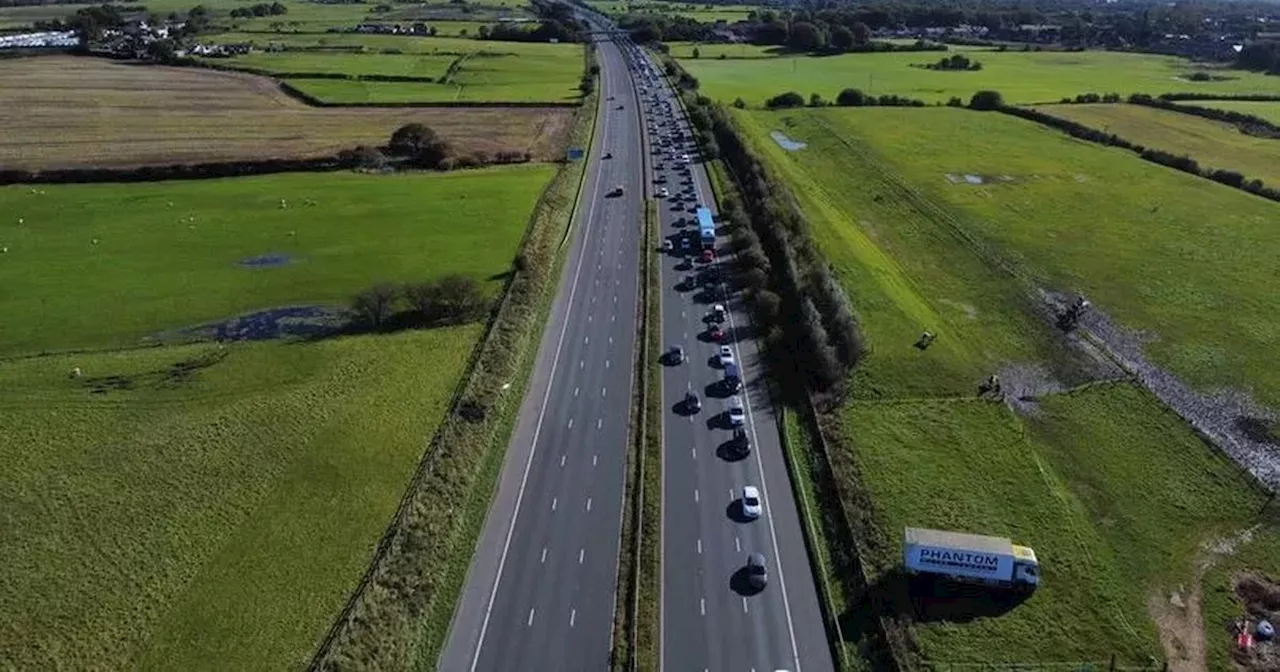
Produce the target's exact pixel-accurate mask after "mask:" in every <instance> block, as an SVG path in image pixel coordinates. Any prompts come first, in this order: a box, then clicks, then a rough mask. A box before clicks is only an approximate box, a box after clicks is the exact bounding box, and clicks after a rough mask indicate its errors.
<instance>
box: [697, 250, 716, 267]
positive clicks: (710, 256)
mask: <svg viewBox="0 0 1280 672" xmlns="http://www.w3.org/2000/svg"><path fill="white" fill-rule="evenodd" d="M698 260H699V261H701V262H702V263H704V264H705V263H708V262H712V261H715V260H716V253H715V252H712V251H711V250H703V251H702V256H700V257H698Z"/></svg>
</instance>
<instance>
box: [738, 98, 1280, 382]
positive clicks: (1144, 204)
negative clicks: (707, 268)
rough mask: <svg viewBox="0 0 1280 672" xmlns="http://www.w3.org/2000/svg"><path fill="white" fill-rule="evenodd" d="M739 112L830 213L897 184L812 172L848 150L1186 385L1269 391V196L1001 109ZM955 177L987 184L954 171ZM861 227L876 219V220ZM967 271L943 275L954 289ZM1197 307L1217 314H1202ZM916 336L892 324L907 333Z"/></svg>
mask: <svg viewBox="0 0 1280 672" xmlns="http://www.w3.org/2000/svg"><path fill="white" fill-rule="evenodd" d="M739 117H740V118H743V119H747V120H749V121H750V122H751V123H753V124H754V126H755V131H756V133H758V134H760V137H763V138H765V139H766V141H767V149H769V151H770V152H771V153H772V154H773V155H775V156H778V157H785V158H786V159H787V164H786V165H788V166H794V167H793V168H788V170H790V171H796V170H800V169H801V168H803V169H804V170H805V172H804V173H803V174H800V173H796V175H797V176H796V177H795V178H794V179H793V180H792V182H793V183H797V184H803V181H802V179H801V178H800V177H799V175H805V176H808V179H810V180H815V186H813V187H810V188H805V187H802V190H807V191H809V192H811V193H814V194H815V196H816V197H820V198H822V199H825V202H826V203H827V206H828V207H829V208H830V209H831V210H832V211H833V212H836V213H848V212H860V209H861V207H863V206H864V205H865V199H868V198H870V197H871V196H873V195H875V194H877V193H881V192H877V191H876V190H877V189H881V190H883V189H890V188H892V189H895V190H898V189H899V187H896V186H880V185H877V184H876V183H866V184H862V186H859V187H857V191H859V192H862V193H863V196H862V197H860V199H859V200H856V201H851V200H846V199H851V198H853V197H852V196H851V195H850V194H849V193H847V192H848V190H851V189H854V188H853V187H851V186H849V185H848V183H846V182H843V181H842V182H840V183H839V185H838V186H837V185H829V184H826V183H825V182H826V180H823V179H818V178H823V177H825V176H835V175H844V174H846V173H845V172H842V171H846V170H849V171H852V170H854V169H855V168H856V166H854V165H851V164H856V163H857V162H858V161H859V159H858V158H857V157H859V156H863V157H867V158H865V159H863V160H864V161H867V162H871V163H873V164H875V165H879V166H883V167H884V169H885V170H886V171H890V172H891V173H894V174H897V175H900V176H901V179H902V181H904V182H905V183H907V184H908V185H910V191H909V193H911V194H912V198H913V199H915V200H916V201H918V203H919V204H918V205H916V206H913V207H917V208H919V207H926V208H928V209H930V210H934V209H936V210H938V211H940V213H941V214H940V215H939V217H942V218H943V219H944V220H945V222H946V223H947V225H948V226H952V227H956V228H958V229H959V230H966V231H968V232H970V233H972V234H974V235H975V236H976V237H977V238H979V239H982V240H985V241H987V242H988V244H989V245H991V246H994V247H995V248H996V249H998V250H999V253H1000V254H1001V255H1002V256H1003V257H1004V258H1005V259H1007V260H1008V261H1010V262H1011V263H1015V264H1017V265H1018V266H1019V267H1020V268H1021V270H1022V271H1023V272H1024V273H1026V274H1028V275H1030V276H1031V277H1032V278H1033V279H1034V280H1035V281H1036V282H1037V283H1038V284H1040V285H1042V286H1045V287H1048V288H1052V289H1056V290H1059V291H1081V292H1083V293H1084V294H1085V295H1087V296H1089V298H1090V300H1092V301H1094V303H1096V304H1098V305H1099V306H1100V307H1101V308H1102V309H1103V310H1105V311H1106V312H1107V313H1108V314H1109V315H1111V316H1112V317H1114V318H1117V319H1118V320H1119V321H1120V322H1121V323H1122V324H1124V325H1125V326H1127V327H1129V328H1131V329H1136V330H1141V331H1142V332H1144V333H1146V334H1148V335H1149V340H1150V341H1151V342H1149V343H1148V345H1147V348H1146V351H1147V354H1148V355H1149V356H1150V357H1152V358H1153V359H1154V361H1155V362H1157V363H1158V364H1160V365H1162V366H1167V367H1168V368H1169V369H1170V370H1172V371H1173V372H1174V373H1175V374H1177V375H1178V376H1179V377H1181V378H1182V379H1183V380H1185V381H1187V382H1188V383H1190V384H1191V385H1193V386H1195V387H1197V388H1200V389H1215V388H1219V387H1232V388H1236V389H1242V390H1246V391H1250V392H1252V393H1253V394H1254V395H1255V397H1256V398H1258V400H1259V401H1260V402H1262V403H1265V404H1268V405H1275V404H1277V403H1280V374H1276V373H1274V372H1273V369H1272V367H1270V366H1268V365H1267V363H1266V362H1267V361H1268V359H1267V358H1268V355H1267V353H1268V352H1270V345H1269V344H1270V343H1272V342H1273V339H1274V338H1275V335H1276V334H1277V333H1280V320H1277V318H1276V315H1280V296H1277V295H1276V293H1275V292H1274V291H1272V289H1271V278H1272V277H1273V271H1272V269H1274V263H1275V262H1274V259H1275V258H1276V255H1277V253H1280V230H1277V229H1276V228H1275V227H1273V226H1271V225H1270V222H1271V221H1272V220H1273V219H1274V209H1275V205H1274V204H1273V203H1270V202H1268V201H1266V200H1263V199H1260V198H1257V197H1255V196H1251V195H1249V194H1246V193H1243V192H1240V191H1237V190H1235V189H1231V188H1230V187H1226V186H1223V185H1220V184H1217V183H1214V182H1211V181H1209V180H1205V179H1202V178H1198V177H1193V176H1191V175H1187V174H1185V173H1181V172H1178V171H1174V170H1171V169H1165V168H1161V167H1157V166H1153V165H1152V164H1149V163H1147V162H1145V161H1142V160H1140V159H1138V158H1137V157H1135V156H1133V155H1132V154H1130V153H1129V152H1127V151H1123V150H1118V149H1105V148H1101V147H1098V146H1096V145H1093V144H1091V143H1086V142H1082V141H1078V140H1074V139H1072V138H1069V137H1067V136H1066V135H1064V134H1062V133H1059V132H1057V131H1053V130H1050V129H1046V128H1043V127H1040V126H1038V125H1036V124H1033V123H1031V122H1026V121H1023V120H1018V119H1014V118H1011V117H1007V116H1004V115H999V114H981V113H975V112H970V111H967V110H957V109H950V108H942V109H938V108H928V109H912V110H902V109H896V110H890V109H883V110H881V109H865V110H847V111H842V110H826V111H818V112H815V111H808V110H804V111H796V112H788V113H765V112H761V113H757V114H754V115H752V114H748V113H740V114H739ZM773 129H781V130H783V131H785V132H786V133H787V134H788V135H790V137H792V138H793V139H796V140H800V141H803V142H809V143H811V144H810V147H811V148H816V151H815V150H809V149H807V150H801V151H799V152H783V151H782V150H781V149H780V148H778V147H777V145H776V144H775V143H773V142H772V141H768V140H767V136H766V135H764V134H766V133H767V132H768V131H769V130H773ZM833 156H834V157H836V158H832V157H833ZM864 172H865V171H864ZM948 175H950V176H952V179H948V177H947V176H948ZM963 175H977V176H984V178H983V179H984V180H985V181H986V182H987V183H986V184H982V185H971V184H966V183H964V181H963V180H959V182H960V183H959V184H954V183H953V181H952V180H953V179H954V178H957V177H959V176H963ZM881 182H883V181H881ZM885 207H888V206H885ZM842 216H845V217H847V216H848V215H847V214H846V215H842ZM859 216H862V217H865V216H867V215H861V214H860V215H859ZM867 228H868V229H870V230H872V231H876V230H878V229H877V228H876V225H875V223H874V222H873V223H872V224H871V226H870V227H867ZM917 235H928V234H926V233H920V234H917ZM898 263H915V264H921V263H923V262H902V261H900V260H899V261H898ZM937 272H938V273H941V272H942V271H937ZM886 282H888V280H886ZM937 282H939V283H940V282H943V281H942V280H939V281H937ZM966 285H967V283H966V282H961V281H952V284H948V285H939V286H940V287H946V288H947V292H955V293H956V295H957V296H958V297H966V296H970V295H969V294H965V293H964V292H965V291H966V290H965V287H966ZM935 291H937V290H935ZM1009 291H1012V290H1009ZM979 295H981V294H980V293H977V292H975V294H974V296H979ZM944 296H945V297H946V298H947V299H948V300H949V301H953V302H955V303H971V302H969V301H967V300H966V299H965V298H955V297H952V296H948V295H946V294H944ZM913 310H917V309H913ZM1206 311H1212V312H1213V319H1210V320H1205V319H1203V317H1204V315H1205V313H1206ZM967 315H968V312H967V310H964V309H961V308H958V307H954V308H951V309H949V311H948V314H947V315H945V316H946V317H947V318H948V319H949V320H951V321H952V322H960V321H961V320H968V317H967ZM978 315H981V311H980V310H979V311H978ZM921 316H924V317H931V316H930V315H929V314H928V313H920V314H919V315H916V314H911V316H910V318H909V319H908V322H907V323H909V322H910V321H911V320H915V321H916V324H917V325H918V328H926V325H924V324H921V323H920V317H921ZM924 321H925V322H927V321H928V320H924ZM1012 328H1013V327H1011V326H1010V327H1006V326H1002V327H998V329H1012ZM1156 335H1158V338H1156ZM916 336H918V334H917V333H909V332H906V333H904V334H903V335H902V336H901V338H904V339H908V343H907V345H908V346H909V345H910V341H913V340H914V338H915V337H916ZM989 347H990V346H986V348H988V349H989ZM907 356H910V355H907Z"/></svg>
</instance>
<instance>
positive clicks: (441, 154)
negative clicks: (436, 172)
mask: <svg viewBox="0 0 1280 672" xmlns="http://www.w3.org/2000/svg"><path fill="white" fill-rule="evenodd" d="M387 149H388V150H389V152H390V153H391V154H392V155H394V156H402V157H405V158H407V159H409V161H410V162H411V163H413V164H414V165H417V166H422V167H424V168H436V167H438V166H439V165H440V162H441V161H444V160H445V159H446V158H448V156H449V150H450V148H449V143H447V142H445V141H444V140H443V139H441V138H440V136H438V135H436V132H435V131H433V130H432V129H431V128H430V127H428V126H426V125H425V124H419V123H413V124H405V125H404V126H401V127H400V128H397V129H396V131H395V133H392V134H391V141H390V142H388V143H387Z"/></svg>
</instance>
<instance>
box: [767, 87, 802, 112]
mask: <svg viewBox="0 0 1280 672" xmlns="http://www.w3.org/2000/svg"><path fill="white" fill-rule="evenodd" d="M764 106H765V107H767V108H769V109H771V110H776V109H782V108H788V107H804V96H801V95H800V94H798V93H796V92H795V91H788V92H786V93H781V94H778V95H776V96H774V97H772V98H770V99H769V100H767V101H765V104H764Z"/></svg>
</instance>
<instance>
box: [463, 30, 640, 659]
mask: <svg viewBox="0 0 1280 672" xmlns="http://www.w3.org/2000/svg"><path fill="white" fill-rule="evenodd" d="M597 54H598V58H599V61H600V64H601V90H600V93H601V106H600V109H599V112H598V114H597V122H596V133H595V140H594V145H593V147H592V151H591V152H590V154H589V157H590V158H589V159H588V161H589V164H588V168H587V174H586V177H585V186H584V189H583V192H582V195H581V199H580V202H579V205H578V212H577V217H576V220H575V224H574V229H573V231H572V233H571V236H570V249H569V251H568V254H567V257H566V259H567V263H566V264H565V269H564V276H563V278H562V284H561V287H560V290H559V294H558V298H557V300H556V304H555V305H554V306H553V309H552V313H551V317H550V319H549V322H548V326H547V329H546V331H545V333H544V334H543V342H542V345H541V349H540V352H539V358H538V362H537V364H536V365H535V370H534V374H533V377H532V379H531V382H530V385H529V389H528V392H527V397H526V399H525V402H524V404H523V406H522V407H521V411H520V417H519V419H518V420H517V427H516V431H515V433H514V434H513V437H512V440H511V443H510V448H509V449H508V456H507V461H506V463H505V464H504V466H503V475H502V477H501V482H500V484H499V490H498V493H497V495H496V496H495V498H494V503H493V505H492V507H491V510H490V513H489V517H488V520H487V521H486V524H485V529H484V532H483V534H482V536H481V539H480V541H479V544H478V545H477V549H476V554H475V557H474V559H473V561H472V567H471V570H470V572H469V573H468V579H467V586H466V587H465V589H464V593H463V596H462V599H461V600H460V603H459V606H458V609H457V611H456V613H455V615H454V622H453V624H452V627H451V629H450V634H449V639H448V642H447V643H446V648H445V651H444V653H443V654H442V656H441V658H440V661H439V669H441V670H450V671H452V670H470V671H473V672H474V671H486V672H487V671H490V670H557V671H572V670H602V669H605V668H607V667H608V664H609V654H610V646H611V641H612V624H613V609H614V592H615V585H616V580H617V567H618V550H619V548H618V546H619V536H620V532H621V520H622V518H621V516H622V500H623V494H624V486H625V467H626V450H627V430H628V418H629V413H630V410H631V402H632V399H631V389H632V384H633V370H634V356H635V335H636V310H637V298H638V297H637V289H638V270H639V254H640V253H641V250H640V249H639V246H640V242H641V241H640V228H641V226H640V225H641V222H642V217H643V201H642V199H641V192H642V183H641V182H640V177H641V170H640V159H639V143H640V135H639V121H638V117H637V115H636V112H635V101H634V95H633V93H632V87H631V84H630V81H629V76H628V74H627V72H626V70H625V67H624V64H623V62H622V57H621V54H620V52H619V51H618V48H617V47H616V46H614V45H613V44H612V43H611V42H608V41H603V42H600V43H598V52H597ZM619 107H621V108H622V109H618V108H619ZM606 153H611V154H612V155H613V158H609V159H604V158H603V156H604V155H605V154H606ZM619 186H621V187H622V188H623V192H622V194H621V195H611V194H612V192H614V190H615V188H616V187H619Z"/></svg>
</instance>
